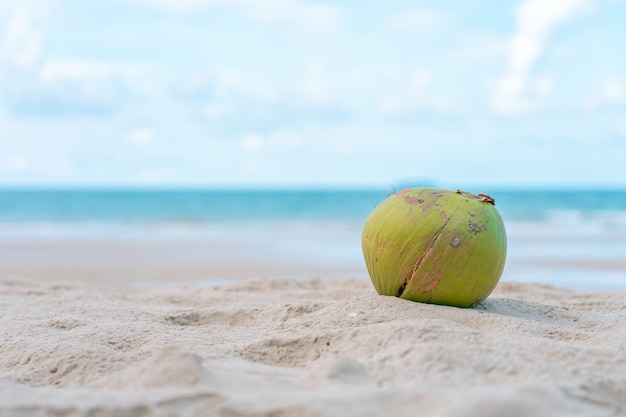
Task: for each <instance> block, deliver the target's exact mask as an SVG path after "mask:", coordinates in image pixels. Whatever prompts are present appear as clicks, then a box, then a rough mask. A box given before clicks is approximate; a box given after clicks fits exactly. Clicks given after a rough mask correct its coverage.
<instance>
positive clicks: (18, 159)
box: [3, 155, 28, 174]
mask: <svg viewBox="0 0 626 417" xmlns="http://www.w3.org/2000/svg"><path fill="white" fill-rule="evenodd" d="M3 165H4V167H5V169H6V170H7V171H10V172H13V173H16V174H21V173H23V172H26V171H28V160H27V159H26V158H25V157H24V156H23V155H11V156H9V157H8V158H6V159H5V160H4V164H3Z"/></svg>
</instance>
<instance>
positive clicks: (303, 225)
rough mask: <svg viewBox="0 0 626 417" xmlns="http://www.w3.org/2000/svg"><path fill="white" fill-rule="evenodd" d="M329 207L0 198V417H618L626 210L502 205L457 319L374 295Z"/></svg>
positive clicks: (345, 222)
mask: <svg viewBox="0 0 626 417" xmlns="http://www.w3.org/2000/svg"><path fill="white" fill-rule="evenodd" d="M337 195H338V194H336V193H328V194H325V195H321V197H320V194H314V195H311V196H309V195H306V196H304V197H306V198H304V197H302V196H298V195H295V196H294V195H293V194H284V195H278V196H277V195H276V194H268V195H265V194H259V195H257V196H256V197H255V196H254V195H250V194H236V195H235V196H234V197H232V201H231V202H229V203H228V204H224V208H223V209H219V210H220V211H218V209H216V208H214V207H215V206H212V205H211V204H209V203H211V201H213V200H211V201H209V199H210V198H212V196H213V195H212V194H202V195H185V199H186V200H187V201H188V202H187V203H186V204H187V205H186V206H185V204H183V203H184V201H183V199H182V198H181V195H179V194H172V193H169V194H168V193H165V194H158V195H154V196H153V195H151V194H150V195H137V194H128V195H124V196H122V197H119V196H111V195H105V196H102V195H101V194H97V193H96V194H89V195H86V194H84V193H83V194H78V195H75V194H71V193H69V194H68V193H66V194H54V195H52V194H45V195H43V197H42V195H41V194H34V195H33V197H32V198H31V199H30V200H28V201H27V199H26V198H25V197H24V195H22V194H19V195H17V197H11V195H8V194H5V195H4V198H3V200H2V201H4V202H5V205H4V206H3V207H4V209H3V210H4V211H2V210H0V214H2V216H1V217H2V221H0V309H1V310H0V311H1V315H0V340H1V341H2V342H1V343H0V417H1V416H76V417H78V416H182V417H192V416H229V417H232V416H255V417H256V416H282V417H286V416H315V417H321V416H329V417H339V416H342V417H343V416H357V417H358V416H421V415H424V416H461V417H464V416H467V417H469V416H481V417H482V416H494V417H495V416H498V417H500V416H550V417H552V416H564V417H565V416H568V417H569V416H607V417H608V416H622V415H626V373H625V372H624V370H625V369H626V349H625V348H626V346H625V344H626V328H625V327H624V325H623V323H624V322H625V320H626V279H625V277H626V265H625V264H624V260H623V250H624V248H625V246H624V242H625V240H624V236H626V223H625V219H626V217H624V213H625V212H626V211H625V210H622V209H621V205H620V206H618V208H620V211H619V212H618V215H617V216H616V215H615V214H614V213H613V212H610V211H607V210H608V208H605V207H599V208H596V209H594V210H593V211H585V210H587V208H585V207H578V206H575V205H573V206H572V208H571V209H570V211H569V212H567V213H566V214H567V215H563V214H562V213H560V214H559V215H554V214H553V211H544V212H541V213H539V214H540V215H536V214H533V213H532V211H531V210H532V209H534V207H535V206H534V205H529V207H528V208H526V209H525V211H524V213H530V214H523V215H521V216H517V217H515V216H514V215H512V214H511V213H512V211H511V210H510V209H509V210H508V211H505V223H506V225H507V232H508V247H509V250H508V255H507V264H506V266H505V270H504V273H503V275H502V278H501V280H500V283H499V284H498V286H497V287H496V289H495V291H494V292H493V293H492V294H491V296H490V297H489V298H488V299H487V300H486V301H484V302H483V303H481V304H479V305H477V306H475V307H474V308H470V309H459V308H454V307H447V306H438V305H429V304H421V303H415V302H411V301H406V300H402V299H399V298H396V297H386V296H380V295H378V294H377V293H376V292H375V290H374V288H373V286H372V284H371V282H370V280H369V277H368V274H367V270H366V268H365V264H364V261H363V258H362V254H361V249H360V245H359V241H360V233H361V227H362V222H363V218H364V216H366V215H367V212H368V211H369V209H370V205H373V204H375V203H374V201H376V199H377V198H378V197H377V196H374V197H372V198H370V197H367V195H366V196H364V197H363V198H362V200H361V202H359V203H358V204H359V205H358V207H357V206H354V207H352V208H348V209H346V208H345V207H344V205H345V204H346V201H348V202H349V201H353V202H355V201H356V202H358V201H359V200H358V198H355V196H356V197H358V196H359V194H354V195H352V196H347V197H346V196H344V197H343V198H344V200H342V201H341V206H342V207H344V208H343V209H344V210H345V212H344V214H339V215H338V214H337V213H338V212H340V211H338V210H334V209H333V207H335V206H333V205H332V204H333V203H332V202H334V201H336V200H337ZM53 197H54V198H53ZM235 197H236V198H235ZM365 197H367V198H365ZM10 198H13V199H14V200H12V201H15V203H11V204H7V203H6V202H7V201H11V200H10ZM46 198H47V199H50V201H49V202H47V203H46ZM194 198H196V199H201V201H200V202H201V204H200V203H198V202H197V201H199V200H194ZM250 198H252V199H253V200H254V198H256V199H257V202H256V203H254V201H253V203H252V204H253V206H254V207H255V210H253V211H248V212H242V214H236V215H232V216H231V214H230V213H231V212H232V211H233V210H234V209H235V208H237V207H239V206H240V202H241V201H247V200H246V199H250ZM612 198H613V200H610V199H609V200H607V199H604V200H602V199H598V200H594V201H601V202H606V201H618V202H620V203H619V204H623V203H622V202H623V201H626V200H625V199H624V198H623V195H622V194H619V195H614V196H613V197H612ZM81 199H83V202H82V203H80V204H79V203H77V202H80V201H81ZM138 199H144V200H145V202H143V203H141V204H139V203H137V200H138ZM168 199H169V200H171V201H172V202H171V203H170V205H169V206H166V205H165V204H164V203H163V202H164V201H168ZM276 199H278V201H279V202H281V204H278V203H277V202H276V201H275V200H276ZM223 200H224V196H223V195H220V196H219V199H217V200H216V201H223ZM571 200H572V201H574V202H575V204H579V201H581V200H580V199H578V198H572V199H571ZM29 201H32V203H31V202H29ZM189 201H190V202H189ZM290 201H291V202H294V201H305V202H306V204H302V205H297V204H295V203H289V202H290ZM42 202H43V203H45V204H43V203H42ZM131 202H132V204H131ZM315 202H317V203H315ZM157 203H158V204H157ZM192 203H193V204H192ZM504 203H505V204H503V206H504V208H505V209H506V208H507V204H506V200H505V201H504ZM72 204H73V205H72ZM124 204H125V205H126V207H127V208H125V209H124V210H121V209H120V208H119V207H120V206H124ZM290 204H291V205H290ZM311 204H318V205H317V206H313V207H311ZM355 204H356V203H355ZM572 204H573V203H572ZM325 206H327V208H326V209H324V207H325ZM514 206H515V205H514V204H509V207H514ZM196 207H199V208H196ZM263 207H265V209H264V208H263ZM275 207H290V208H289V209H288V210H287V209H284V211H282V212H276V210H275ZM0 208H2V207H0ZM192 208H193V210H196V211H195V212H194V211H193V210H192ZM609 208H610V207H609ZM98 210H100V211H98ZM155 210H160V211H155ZM211 210H213V211H211ZM68 213H69V214H68ZM320 213H322V214H323V215H321V214H320ZM568 213H569V214H568ZM513 214H514V213H513ZM228 216H231V217H228ZM237 216H239V217H237ZM272 216H274V217H272Z"/></svg>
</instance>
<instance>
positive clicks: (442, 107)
mask: <svg viewBox="0 0 626 417" xmlns="http://www.w3.org/2000/svg"><path fill="white" fill-rule="evenodd" d="M433 89H434V87H433V79H432V75H431V72H430V71H429V70H426V69H416V70H413V71H409V72H408V73H406V74H402V75H396V76H395V77H393V80H392V82H391V85H390V86H389V87H388V88H387V89H386V91H385V92H384V93H383V95H382V96H381V99H380V101H379V110H380V112H381V113H382V114H384V115H386V116H403V115H408V114H412V113H419V112H424V111H434V112H436V113H441V114H445V113H453V112H454V111H455V110H456V103H455V101H454V100H453V99H452V98H451V97H449V96H447V95H445V94H443V93H437V92H433Z"/></svg>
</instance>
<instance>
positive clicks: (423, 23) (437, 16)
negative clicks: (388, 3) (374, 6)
mask: <svg viewBox="0 0 626 417" xmlns="http://www.w3.org/2000/svg"><path fill="white" fill-rule="evenodd" d="M449 20H450V18H449V16H448V15H447V14H445V13H443V12H441V11H437V10H421V9H415V10H405V11H403V12H402V13H401V14H397V15H393V16H389V17H387V18H386V19H384V20H383V27H384V28H385V29H393V30H408V31H428V30H431V29H434V28H438V27H441V26H442V25H444V24H445V23H447V22H448V21H449Z"/></svg>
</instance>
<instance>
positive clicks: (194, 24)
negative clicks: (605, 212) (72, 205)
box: [0, 0, 626, 188]
mask: <svg viewBox="0 0 626 417" xmlns="http://www.w3.org/2000/svg"><path fill="white" fill-rule="evenodd" d="M624 21H626V0H521V1H509V0H503V1H497V2H496V1H489V2H487V1H477V0H466V1H451V0H440V1H437V2H434V1H430V2H424V1H415V0H412V1H404V0H385V1H382V0H370V1H363V2H357V1H336V2H330V1H326V2H319V1H312V0H310V1H308V0H264V1H258V0H100V1H97V2H96V1H84V0H33V1H31V0H0V187H59V186H61V187H94V186H95V187H107V186H124V187H125V186H130V187H144V186H150V187H154V186H156V187H160V186H165V187H177V186H182V187H189V186H191V187H271V188H282V187H288V188H294V187H296V188H298V187H378V186H389V185H394V184H411V185H420V184H429V185H430V184H437V185H441V186H446V187H452V188H455V187H456V188H458V187H467V186H492V187H525V188H528V187H620V188H625V187H626V163H624V161H625V160H626V53H625V52H624V39H626V25H624Z"/></svg>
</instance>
